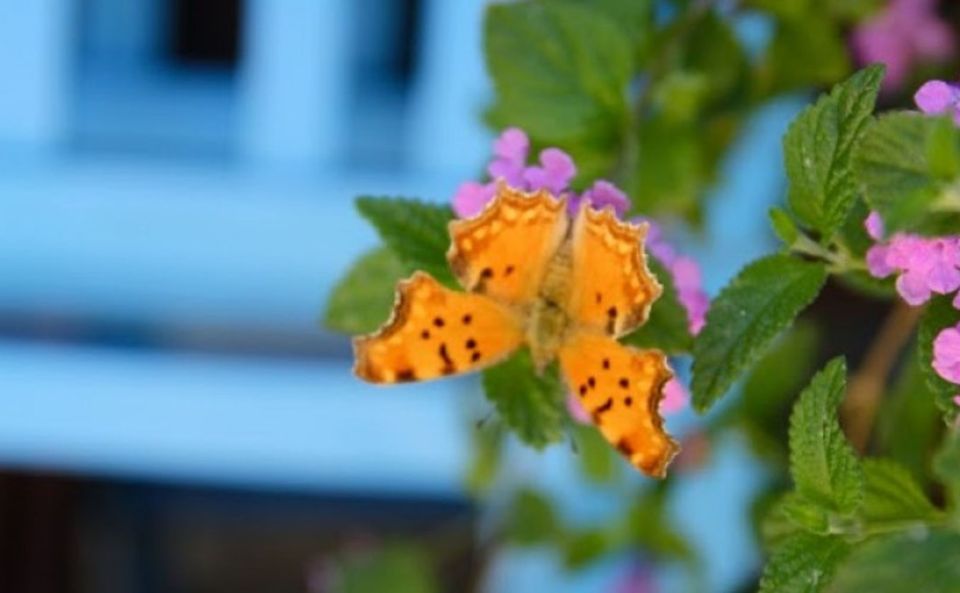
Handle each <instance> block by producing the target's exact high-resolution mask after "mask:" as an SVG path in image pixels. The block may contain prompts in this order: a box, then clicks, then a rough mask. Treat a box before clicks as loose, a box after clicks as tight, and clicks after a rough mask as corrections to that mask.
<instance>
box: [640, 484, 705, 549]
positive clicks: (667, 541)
mask: <svg viewBox="0 0 960 593" xmlns="http://www.w3.org/2000/svg"><path fill="white" fill-rule="evenodd" d="M623 525H624V526H625V527H626V529H627V535H628V539H627V541H628V542H629V543H631V544H632V545H633V546H634V547H637V548H640V549H642V550H644V551H645V552H648V553H650V554H651V555H653V556H654V557H655V558H657V559H662V560H680V561H683V562H687V563H689V564H691V565H695V564H697V563H698V562H699V559H698V557H697V552H696V551H695V550H694V548H693V547H692V546H691V545H690V543H689V542H688V541H687V538H686V537H684V536H683V534H681V533H680V531H679V530H678V529H677V528H676V526H674V525H673V524H672V523H671V522H670V513H669V512H667V489H666V487H665V486H664V485H663V484H662V483H661V484H657V485H656V486H655V487H653V488H651V489H649V490H648V491H647V492H645V493H644V494H643V496H640V497H638V498H637V499H636V500H635V502H634V504H632V505H631V506H630V510H629V511H628V513H627V518H626V521H625V522H623Z"/></svg>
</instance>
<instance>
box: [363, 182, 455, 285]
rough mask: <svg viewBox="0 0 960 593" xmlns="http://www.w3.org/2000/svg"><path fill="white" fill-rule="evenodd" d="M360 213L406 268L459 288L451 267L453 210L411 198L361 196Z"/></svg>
mask: <svg viewBox="0 0 960 593" xmlns="http://www.w3.org/2000/svg"><path fill="white" fill-rule="evenodd" d="M356 204H357V210H359V211H360V214H361V215H363V217H364V218H366V219H367V220H369V221H370V223H371V224H373V226H374V228H376V229H377V232H378V233H379V234H380V238H381V239H383V242H384V243H386V245H387V247H389V248H390V250H391V251H392V252H393V253H394V254H395V255H396V256H397V257H398V258H399V259H400V260H401V261H402V262H403V263H405V264H407V265H408V266H410V267H411V268H413V269H417V270H423V271H424V272H427V273H428V274H430V275H431V276H433V277H434V278H436V279H437V280H439V281H440V282H442V283H444V284H446V285H447V286H455V281H454V279H453V275H452V274H451V272H450V267H449V266H448V265H447V248H448V247H449V246H450V235H449V232H448V230H447V225H448V224H449V222H450V221H451V220H453V211H452V210H451V209H450V207H449V206H446V205H440V204H428V203H426V202H421V201H419V200H413V199H409V198H388V197H371V196H361V197H359V198H357V202H356Z"/></svg>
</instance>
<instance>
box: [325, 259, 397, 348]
mask: <svg viewBox="0 0 960 593" xmlns="http://www.w3.org/2000/svg"><path fill="white" fill-rule="evenodd" d="M410 271H411V270H410V268H409V267H408V266H405V265H404V264H403V263H402V262H400V260H399V259H397V257H396V256H395V255H393V252H391V251H390V250H389V249H388V248H386V247H380V248H377V249H374V250H372V251H369V252H367V253H366V254H365V255H363V256H362V257H361V258H360V259H359V260H357V262H356V263H354V265H353V267H352V268H351V269H350V271H349V272H347V275H346V276H344V277H343V279H342V280H340V283H339V284H337V286H336V287H335V288H334V289H333V292H332V293H331V295H330V300H329V301H328V302H327V310H326V313H325V314H324V325H326V327H328V328H330V329H332V330H335V331H339V332H343V333H346V334H366V333H370V332H372V331H373V330H375V329H377V328H378V327H380V325H381V324H382V323H383V322H384V321H386V320H387V317H388V316H389V315H390V310H391V309H392V308H393V300H394V290H395V288H396V285H397V281H398V280H400V279H402V278H404V277H405V276H407V275H408V274H409V273H410Z"/></svg>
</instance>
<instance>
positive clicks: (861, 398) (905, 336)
mask: <svg viewBox="0 0 960 593" xmlns="http://www.w3.org/2000/svg"><path fill="white" fill-rule="evenodd" d="M921 311H922V309H921V308H920V307H911V306H909V305H907V304H906V303H903V302H901V301H897V304H896V305H894V307H893V310H892V311H891V312H890V314H889V315H888V316H887V318H886V319H885V320H884V322H883V325H882V326H881V328H880V332H879V333H878V334H877V336H876V337H875V338H874V340H873V343H871V345H870V348H869V349H868V350H867V354H866V356H865V357H864V359H863V363H862V364H861V365H860V368H859V369H858V370H857V372H856V373H855V374H854V375H853V377H852V378H851V379H850V383H849V388H848V390H847V397H846V399H845V400H844V403H843V418H844V425H845V426H846V432H847V437H848V438H849V439H850V442H851V443H853V446H854V447H855V448H856V449H857V451H859V452H860V453H863V452H864V451H865V450H866V448H867V445H868V444H869V441H870V434H871V432H872V430H873V423H874V420H876V417H877V409H878V407H879V405H880V400H881V399H882V396H883V391H884V386H885V385H886V383H887V378H888V377H889V375H890V371H891V369H892V368H893V365H894V364H895V363H896V362H897V358H898V357H899V355H900V352H901V351H902V350H903V348H904V346H906V344H907V342H908V341H909V340H910V336H912V335H913V330H914V328H915V327H916V325H917V322H918V321H919V319H920V312H921Z"/></svg>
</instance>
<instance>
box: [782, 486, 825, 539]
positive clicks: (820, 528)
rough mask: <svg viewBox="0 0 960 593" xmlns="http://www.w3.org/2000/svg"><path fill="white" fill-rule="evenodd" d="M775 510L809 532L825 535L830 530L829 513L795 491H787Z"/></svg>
mask: <svg viewBox="0 0 960 593" xmlns="http://www.w3.org/2000/svg"><path fill="white" fill-rule="evenodd" d="M776 510H777V511H779V512H780V513H781V514H782V515H783V516H784V517H786V519H787V520H788V521H790V522H791V523H792V524H793V525H795V526H797V527H799V528H801V529H804V530H806V531H809V532H810V533H815V534H817V535H827V532H828V531H830V514H829V513H828V512H827V511H825V510H824V509H823V507H821V506H819V505H817V504H815V503H812V502H810V501H809V500H807V499H806V498H804V497H802V496H800V495H798V494H797V493H796V492H789V493H787V494H786V495H785V496H784V497H783V498H782V499H781V500H780V502H779V504H778V508H777V509H776Z"/></svg>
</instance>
